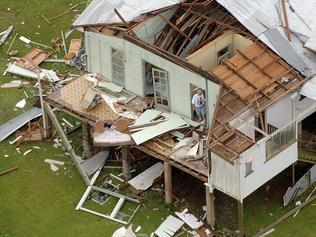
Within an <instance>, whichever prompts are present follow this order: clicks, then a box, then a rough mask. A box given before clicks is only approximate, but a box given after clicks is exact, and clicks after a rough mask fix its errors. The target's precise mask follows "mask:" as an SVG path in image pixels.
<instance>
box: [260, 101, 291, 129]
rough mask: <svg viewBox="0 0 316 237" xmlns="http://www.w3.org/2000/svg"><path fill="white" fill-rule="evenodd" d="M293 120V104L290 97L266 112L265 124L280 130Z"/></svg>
mask: <svg viewBox="0 0 316 237" xmlns="http://www.w3.org/2000/svg"><path fill="white" fill-rule="evenodd" d="M292 120H293V102H292V99H291V97H290V96H286V97H285V98H283V99H281V100H279V101H278V102H276V103H275V104H273V105H272V106H270V107H269V108H268V109H267V110H266V122H267V123H268V124H271V125H273V126H274V127H277V128H281V127H282V126H284V125H285V124H287V123H289V122H290V121H292Z"/></svg>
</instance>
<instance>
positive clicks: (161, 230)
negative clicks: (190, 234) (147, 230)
mask: <svg viewBox="0 0 316 237" xmlns="http://www.w3.org/2000/svg"><path fill="white" fill-rule="evenodd" d="M183 225H184V222H183V221H181V220H179V219H178V218H176V217H174V216H171V215H170V216H168V217H167V219H166V220H164V221H163V222H162V223H161V225H160V226H159V227H158V229H157V230H156V231H155V234H156V235H157V236H158V237H170V236H174V235H175V233H176V232H177V231H178V230H179V229H180V228H181V227H182V226H183Z"/></svg>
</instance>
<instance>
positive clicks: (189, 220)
mask: <svg viewBox="0 0 316 237" xmlns="http://www.w3.org/2000/svg"><path fill="white" fill-rule="evenodd" d="M175 213H176V215H177V216H178V217H179V218H180V219H181V220H183V221H184V222H185V223H186V224H187V225H188V226H190V228H192V229H193V230H196V229H199V228H200V227H201V226H203V222H202V221H199V220H198V219H197V218H196V217H195V216H194V215H193V214H191V213H188V209H187V208H186V209H184V210H183V211H182V212H175Z"/></svg>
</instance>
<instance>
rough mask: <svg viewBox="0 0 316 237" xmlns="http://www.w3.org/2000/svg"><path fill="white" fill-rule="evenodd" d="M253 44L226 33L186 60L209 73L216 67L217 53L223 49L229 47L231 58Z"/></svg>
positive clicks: (236, 35) (239, 36) (240, 37)
mask: <svg viewBox="0 0 316 237" xmlns="http://www.w3.org/2000/svg"><path fill="white" fill-rule="evenodd" d="M252 43H253V42H252V41H251V40H249V39H246V38H245V37H243V36H241V35H239V34H235V33H231V32H227V33H225V34H223V35H221V36H219V37H218V38H217V39H215V40H213V41H212V42H210V43H208V44H207V45H205V46H204V47H202V48H201V49H199V50H197V51H196V52H194V53H192V54H191V55H189V56H188V57H187V58H186V60H187V61H189V62H190V63H192V64H193V65H195V66H197V67H201V68H202V69H203V70H205V71H210V70H212V69H214V68H215V67H217V66H218V65H217V53H218V52H219V51H220V50H222V49H223V48H225V47H227V46H228V47H230V51H231V55H230V56H231V57H232V56H234V55H235V54H236V52H237V49H238V50H242V49H244V48H246V47H248V46H249V45H251V44H252Z"/></svg>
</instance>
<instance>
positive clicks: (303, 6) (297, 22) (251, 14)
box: [217, 0, 316, 76]
mask: <svg viewBox="0 0 316 237" xmlns="http://www.w3.org/2000/svg"><path fill="white" fill-rule="evenodd" d="M217 2H218V3H219V4H221V5H222V6H223V7H225V8H226V9H227V10H228V11H229V12H230V13H231V14H232V15H234V16H235V17H236V18H237V19H238V20H239V21H240V22H241V23H242V24H243V25H244V26H245V27H246V28H247V29H248V30H249V31H251V32H252V33H253V34H254V35H256V36H257V37H258V38H259V39H260V40H261V41H262V42H264V43H265V44H266V45H267V46H268V47H270V48H271V49H272V50H274V51H275V52H276V53H278V54H279V55H280V56H281V57H282V58H283V59H284V60H285V61H287V62H288V63H289V64H290V65H291V66H293V67H294V68H296V69H297V70H299V71H300V72H301V73H302V74H304V75H305V76H311V75H315V74H316V55H315V54H314V53H313V52H311V51H310V50H308V49H306V48H304V44H305V43H306V41H307V40H308V39H309V37H311V36H312V33H313V31H314V30H315V31H316V21H315V19H316V17H315V14H312V12H315V10H316V0H291V1H290V4H291V6H292V7H293V9H294V10H295V11H294V12H293V11H292V10H291V9H290V5H289V3H288V2H287V3H286V4H287V15H288V19H289V26H290V30H291V32H292V40H291V41H290V42H289V45H288V46H290V47H292V49H291V50H292V51H293V50H294V51H296V53H297V55H298V56H299V57H300V58H301V60H299V61H300V62H298V60H293V57H292V55H293V54H291V55H289V54H281V53H280V52H279V51H278V50H277V49H276V46H277V47H280V42H277V41H276V39H275V37H274V38H273V40H272V39H271V38H270V39H268V37H267V36H271V35H269V33H268V35H267V34H266V32H267V31H269V30H271V29H277V30H278V31H279V33H280V34H279V36H278V37H279V39H280V41H283V42H284V40H283V39H282V38H280V37H283V38H285V36H284V31H283V29H282V27H281V20H280V17H279V14H280V12H281V7H280V1H278V0H264V1H262V0H252V1H249V0H217ZM277 9H278V10H277ZM278 12H279V13H278ZM274 36H276V34H274ZM304 38H305V41H304ZM283 48H284V47H283ZM288 56H289V57H288ZM302 62H304V64H305V65H306V66H304V67H302V64H301V63H302ZM307 67H309V69H310V70H308V69H306V68H307Z"/></svg>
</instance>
